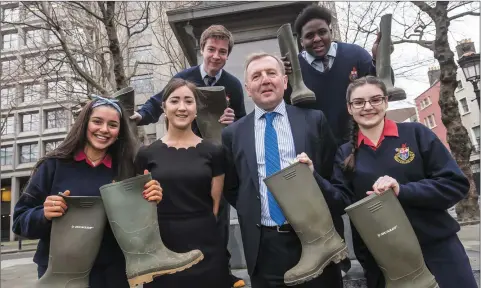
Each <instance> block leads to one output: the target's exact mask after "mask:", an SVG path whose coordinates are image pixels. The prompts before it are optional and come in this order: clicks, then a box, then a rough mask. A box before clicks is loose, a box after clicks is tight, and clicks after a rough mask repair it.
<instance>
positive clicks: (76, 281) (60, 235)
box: [35, 196, 107, 288]
mask: <svg viewBox="0 0 481 288" xmlns="http://www.w3.org/2000/svg"><path fill="white" fill-rule="evenodd" d="M63 197H64V199H65V201H66V202H67V207H68V209H67V212H66V213H65V215H63V216H62V217H59V218H54V219H53V220H52V230H51V233H50V235H51V237H50V252H49V260H48V268H47V271H46V272H45V274H44V275H43V276H42V278H40V279H39V280H38V281H37V283H35V287H36V288H85V287H89V274H90V270H91V269H92V266H93V265H94V262H95V259H96V257H97V254H98V252H99V249H100V244H101V242H102V237H103V235H104V230H105V225H106V223H107V218H106V217H105V210H104V206H103V203H102V199H101V198H100V197H76V196H63Z"/></svg>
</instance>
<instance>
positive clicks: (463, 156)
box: [432, 2, 479, 221]
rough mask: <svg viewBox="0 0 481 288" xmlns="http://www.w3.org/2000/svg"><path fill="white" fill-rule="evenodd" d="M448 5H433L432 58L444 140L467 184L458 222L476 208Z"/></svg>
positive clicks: (472, 215) (474, 216)
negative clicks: (438, 86) (436, 71)
mask: <svg viewBox="0 0 481 288" xmlns="http://www.w3.org/2000/svg"><path fill="white" fill-rule="evenodd" d="M448 3H449V2H437V3H436V7H435V10H434V13H433V15H432V18H433V20H434V22H435V24H436V39H435V41H434V47H433V48H434V58H436V59H437V60H438V61H439V67H440V70H441V76H440V82H441V90H440V92H439V106H440V107H441V115H442V116H441V120H442V122H443V124H444V126H445V127H446V130H447V141H448V144H449V147H450V148H451V153H452V155H453V157H454V159H455V160H456V162H457V163H458V165H459V167H460V168H461V170H462V171H463V173H464V174H465V175H466V177H467V178H468V180H469V183H470V188H469V192H468V195H467V196H466V198H465V199H463V200H461V201H460V202H459V203H458V204H457V205H456V213H457V215H458V221H465V220H469V219H477V218H479V205H478V196H477V194H476V186H475V182H474V180H473V172H472V171H471V164H470V162H469V158H470V155H471V150H472V144H471V140H470V138H469V136H468V131H467V130H466V128H465V127H464V126H463V123H462V121H461V116H460V114H459V109H458V102H457V100H456V98H455V96H454V91H455V89H456V87H457V82H456V74H457V65H456V63H455V61H454V53H453V51H451V49H450V47H449V40H448V28H449V25H450V21H449V19H448V14H447V5H448Z"/></svg>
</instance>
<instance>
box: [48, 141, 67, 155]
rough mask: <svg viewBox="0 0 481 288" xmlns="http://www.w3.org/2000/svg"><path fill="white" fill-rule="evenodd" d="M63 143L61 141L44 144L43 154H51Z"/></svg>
mask: <svg viewBox="0 0 481 288" xmlns="http://www.w3.org/2000/svg"><path fill="white" fill-rule="evenodd" d="M62 142H63V140H57V141H48V142H45V154H47V153H50V152H52V151H53V150H55V149H57V147H58V146H59V145H60V144H61V143H62Z"/></svg>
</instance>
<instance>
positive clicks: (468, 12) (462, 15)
mask: <svg viewBox="0 0 481 288" xmlns="http://www.w3.org/2000/svg"><path fill="white" fill-rule="evenodd" d="M468 15H470V16H479V12H474V11H467V12H463V13H459V14H457V15H454V16H451V17H449V18H448V20H449V21H453V20H455V19H458V18H461V17H464V16H468Z"/></svg>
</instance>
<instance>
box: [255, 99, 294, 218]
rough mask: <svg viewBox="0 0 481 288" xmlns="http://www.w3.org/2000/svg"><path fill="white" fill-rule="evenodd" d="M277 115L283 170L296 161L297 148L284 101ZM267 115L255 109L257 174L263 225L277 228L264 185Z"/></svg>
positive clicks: (276, 128)
mask: <svg viewBox="0 0 481 288" xmlns="http://www.w3.org/2000/svg"><path fill="white" fill-rule="evenodd" d="M273 112H276V113H277V115H276V117H275V118H274V121H273V122H272V125H273V126H274V129H275V130H276V133H277V141H278V146H279V157H280V160H281V169H284V168H286V167H287V166H289V165H291V163H292V161H293V160H295V159H296V148H295V146H294V138H293V136H292V131H291V123H290V122H289V118H288V116H287V111H286V104H285V103H284V100H283V101H282V102H281V103H280V104H279V105H278V106H277V107H276V109H274V111H273ZM265 113H267V111H265V110H264V109H262V108H259V107H258V106H257V105H256V106H255V107H254V117H255V122H254V131H255V140H256V158H257V174H258V175H259V193H260V197H261V224H262V225H264V226H277V224H276V222H274V220H272V218H271V216H270V213H269V202H268V200H267V186H266V184H265V183H264V181H263V180H264V178H266V159H265V156H264V152H265V151H264V134H265V131H266V118H265V117H263V116H264V114H265Z"/></svg>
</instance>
